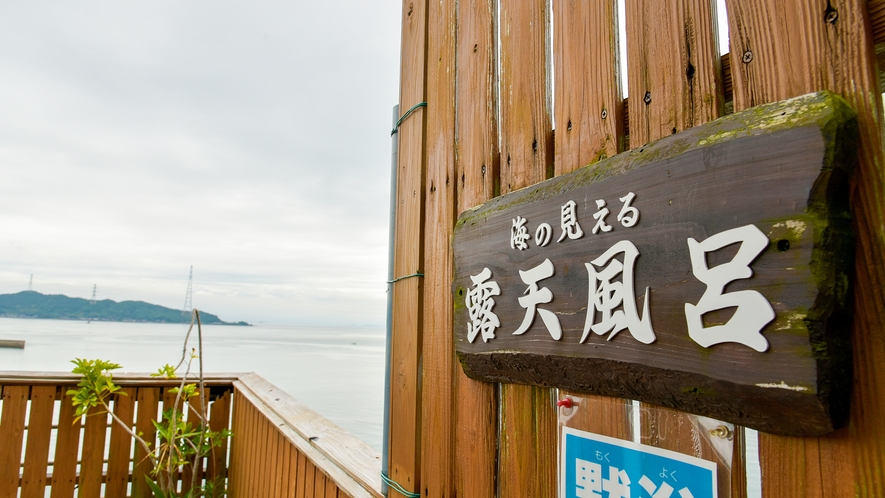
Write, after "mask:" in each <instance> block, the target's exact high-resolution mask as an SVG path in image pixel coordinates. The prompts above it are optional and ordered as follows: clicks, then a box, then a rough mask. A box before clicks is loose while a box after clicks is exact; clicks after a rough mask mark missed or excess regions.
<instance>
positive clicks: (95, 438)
mask: <svg viewBox="0 0 885 498" xmlns="http://www.w3.org/2000/svg"><path fill="white" fill-rule="evenodd" d="M107 417H108V415H107V413H104V412H103V410H101V409H100V408H98V409H93V410H92V412H91V413H90V414H89V415H88V416H87V417H86V422H85V424H84V426H85V428H84V429H83V454H82V456H81V461H80V479H79V482H78V487H79V491H78V493H77V496H78V498H100V496H101V480H102V463H103V462H104V449H105V438H106V437H107V431H108V429H107Z"/></svg>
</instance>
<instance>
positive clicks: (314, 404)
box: [0, 318, 386, 452]
mask: <svg viewBox="0 0 885 498" xmlns="http://www.w3.org/2000/svg"><path fill="white" fill-rule="evenodd" d="M187 329H188V325H187V324H158V323H119V322H98V321H93V322H86V321H72V320H38V319H19V318H0V339H6V340H24V341H25V348H24V349H8V348H0V370H19V371H41V372H70V371H71V369H72V368H73V364H72V363H71V360H73V359H75V358H86V359H102V360H107V361H112V362H114V363H117V364H119V365H122V367H123V368H121V369H120V370H117V372H132V373H151V372H156V371H157V369H159V368H160V367H161V366H163V365H165V364H167V363H168V364H171V365H173V366H174V365H176V364H178V362H179V360H180V359H181V356H182V347H183V344H184V339H185V336H186V335H187ZM202 331H203V355H202V357H203V370H204V371H205V372H207V373H211V372H218V373H222V372H224V373H227V372H231V373H244V372H255V373H257V374H258V375H260V376H261V377H263V378H264V379H266V380H267V381H269V382H270V383H272V384H274V385H275V386H277V387H279V388H280V389H282V390H283V391H285V392H287V393H289V394H290V395H292V396H293V397H295V398H296V399H298V400H299V401H301V402H303V403H304V404H306V405H307V406H309V407H310V408H311V409H313V410H314V411H316V412H318V413H319V414H320V415H322V416H324V417H326V418H327V419H329V420H331V421H332V422H334V423H335V424H337V425H338V426H340V427H341V428H343V429H344V430H346V431H348V432H350V433H351V434H353V435H355V436H357V437H359V438H360V439H362V440H363V441H365V442H366V443H367V444H369V446H371V447H372V448H374V449H375V450H377V451H379V452H380V451H381V439H382V418H383V407H384V399H383V398H384V348H385V342H386V341H385V332H384V328H383V327H305V326H293V325H265V324H257V325H254V326H251V327H244V326H230V325H204V326H203V327H202ZM191 347H194V348H196V347H197V332H196V327H194V330H193V332H192V333H191V338H190V342H189V344H188V349H189V350H190V348H191ZM194 367H196V364H194Z"/></svg>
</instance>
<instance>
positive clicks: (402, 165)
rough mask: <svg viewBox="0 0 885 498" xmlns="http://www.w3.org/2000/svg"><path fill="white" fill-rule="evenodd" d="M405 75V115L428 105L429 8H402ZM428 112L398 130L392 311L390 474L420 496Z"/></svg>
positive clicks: (421, 111) (401, 105)
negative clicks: (420, 362) (425, 181)
mask: <svg viewBox="0 0 885 498" xmlns="http://www.w3.org/2000/svg"><path fill="white" fill-rule="evenodd" d="M401 50H402V54H401V72H400V102H399V108H400V111H401V112H403V113H404V112H406V110H408V109H410V108H411V107H413V106H414V105H416V104H418V103H421V102H425V101H426V95H427V94H426V65H427V61H426V58H427V2H426V1H410V2H403V11H402V49H401ZM425 110H426V108H419V109H418V110H416V111H415V112H414V113H412V114H411V115H410V116H409V117H408V118H407V119H406V120H405V121H403V122H402V125H401V126H400V127H399V131H398V134H399V137H398V142H399V152H398V153H397V157H398V161H399V170H398V172H397V188H396V199H397V208H396V221H395V223H396V241H395V247H394V251H395V252H394V262H393V267H394V275H395V277H394V278H396V279H399V278H400V277H406V278H403V279H402V280H398V281H396V282H395V283H393V285H392V287H391V291H390V292H392V293H393V311H392V324H391V343H390V348H391V349H390V362H391V363H390V408H389V413H390V417H389V422H388V423H389V424H390V427H392V428H395V430H391V431H389V433H388V434H389V441H388V442H387V445H388V451H387V455H388V460H387V463H388V468H387V469H385V471H386V472H387V474H388V475H389V476H390V478H391V479H393V480H395V481H396V482H398V483H400V484H401V485H402V486H403V487H405V488H406V489H408V490H409V491H412V492H415V491H417V490H418V489H419V486H420V483H419V482H418V478H419V476H420V459H421V448H420V443H421V410H420V404H421V384H420V377H421V372H420V368H419V358H420V356H421V348H422V323H423V306H422V303H423V297H424V296H423V292H424V281H423V278H422V277H419V276H410V275H415V274H418V273H423V270H424V268H423V267H422V265H423V263H424V246H423V244H422V241H423V238H424V175H425V132H426V129H425V126H426V123H425V120H426V113H425Z"/></svg>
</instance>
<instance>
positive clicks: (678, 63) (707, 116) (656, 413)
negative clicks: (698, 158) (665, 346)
mask: <svg viewBox="0 0 885 498" xmlns="http://www.w3.org/2000/svg"><path fill="white" fill-rule="evenodd" d="M715 19H716V14H715V4H713V3H712V2H710V1H709V0H692V1H688V2H654V1H653V0H642V1H637V2H628V4H627V9H626V22H627V50H628V56H627V62H628V83H629V94H630V95H631V96H632V97H633V98H632V99H631V101H632V103H633V105H632V107H631V108H630V148H633V149H636V148H641V147H642V146H644V145H645V144H646V143H648V142H650V141H653V140H657V139H659V138H663V137H665V136H668V135H672V134H675V133H677V132H680V131H682V130H685V129H687V128H690V127H692V126H696V125H699V124H702V123H705V122H707V121H710V120H712V119H716V118H718V117H719V116H721V115H722V111H723V104H724V96H723V88H722V82H721V74H722V73H721V65H720V57H719V51H718V47H717V41H718V38H717V34H716V31H717V27H716V23H715ZM641 413H642V416H641V423H640V428H641V430H642V431H643V432H642V441H643V442H644V443H645V444H649V445H652V446H658V447H662V448H665V449H670V450H673V451H680V448H683V451H684V449H687V448H690V447H692V446H689V444H690V442H691V441H692V438H693V437H696V434H694V433H693V431H694V425H693V424H692V423H691V420H690V418H689V416H688V415H685V414H679V413H675V412H672V411H666V410H664V409H658V408H656V407H649V406H643V407H642V410H641ZM661 434H667V439H666V440H664V439H662V438H661V437H660V436H661ZM723 481H724V479H723V478H721V477H720V479H719V482H720V484H721V483H722V482H723Z"/></svg>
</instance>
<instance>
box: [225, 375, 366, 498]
mask: <svg viewBox="0 0 885 498" xmlns="http://www.w3.org/2000/svg"><path fill="white" fill-rule="evenodd" d="M235 385H237V386H240V387H239V389H240V390H241V392H243V393H244V395H247V396H250V397H252V396H254V399H255V400H256V401H255V403H258V404H260V405H261V409H262V410H263V415H264V416H268V417H270V416H277V417H279V418H280V419H281V420H284V421H285V423H286V425H287V426H288V427H289V428H291V430H292V431H294V432H296V433H297V434H298V435H299V436H300V437H301V438H302V439H303V440H307V441H310V444H311V447H312V448H313V449H315V450H316V451H317V452H319V453H320V454H322V455H323V456H324V457H325V458H327V459H328V460H329V461H331V462H334V463H335V466H336V467H338V468H340V469H345V470H346V471H347V474H348V475H350V476H351V477H352V478H353V479H355V480H356V481H357V482H359V483H360V484H361V485H362V486H363V487H364V488H366V489H371V490H378V489H380V488H381V478H380V466H379V462H380V455H379V454H378V453H377V452H376V451H375V450H373V449H372V448H371V447H370V446H369V445H367V444H366V443H365V442H364V441H362V440H360V439H359V438H357V437H355V436H353V435H352V434H349V433H347V432H346V431H344V430H343V429H341V428H340V427H338V426H337V425H335V424H333V423H332V422H330V421H329V420H327V419H325V418H323V417H322V416H321V415H319V414H318V413H316V412H314V411H313V410H311V409H310V408H308V407H307V406H306V405H304V404H303V403H301V402H299V401H298V400H296V399H295V398H293V397H292V396H290V395H289V394H287V393H285V392H284V391H281V390H279V389H278V388H277V387H276V386H274V385H273V384H271V383H269V382H267V381H266V380H264V379H262V378H261V377H260V376H258V375H255V374H250V375H246V376H244V377H243V379H242V381H241V382H239V383H237V384H235ZM280 429H281V430H282V428H280ZM314 463H316V461H315V462H314ZM323 470H324V471H325V472H326V473H327V474H329V475H332V476H333V477H334V476H335V475H334V474H333V470H334V469H330V468H325V467H324V468H323Z"/></svg>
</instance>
